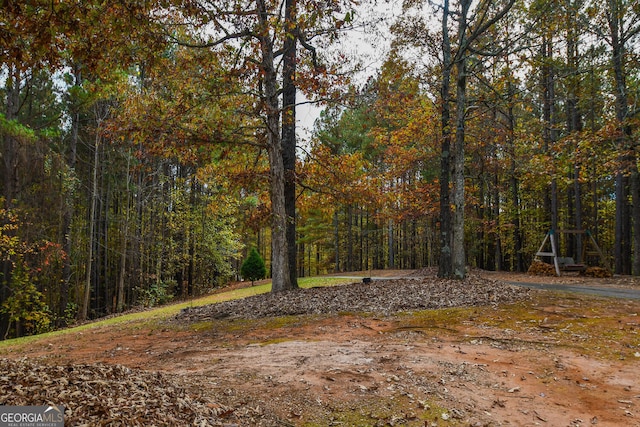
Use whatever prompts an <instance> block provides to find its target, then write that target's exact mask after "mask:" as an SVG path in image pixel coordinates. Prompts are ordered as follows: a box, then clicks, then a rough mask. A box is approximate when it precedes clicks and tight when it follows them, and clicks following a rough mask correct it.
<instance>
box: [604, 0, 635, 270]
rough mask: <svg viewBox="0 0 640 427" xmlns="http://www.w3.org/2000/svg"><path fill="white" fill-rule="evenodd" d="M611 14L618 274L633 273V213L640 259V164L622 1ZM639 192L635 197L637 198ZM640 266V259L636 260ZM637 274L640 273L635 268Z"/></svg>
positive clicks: (611, 2)
mask: <svg viewBox="0 0 640 427" xmlns="http://www.w3.org/2000/svg"><path fill="white" fill-rule="evenodd" d="M607 17H608V21H609V30H610V34H611V40H610V42H611V53H612V64H613V75H614V83H615V85H614V90H615V98H616V102H615V109H616V118H617V120H618V125H619V126H620V131H621V132H620V137H619V138H618V143H617V148H618V153H619V154H618V162H619V170H618V171H617V172H616V179H615V193H616V226H615V247H614V252H615V272H616V273H618V274H629V273H631V262H630V260H631V216H630V215H629V213H630V212H632V214H633V219H634V227H635V235H636V239H634V242H635V245H634V246H635V248H634V250H635V254H636V259H637V258H638V255H639V253H640V252H639V251H640V238H637V236H638V235H639V234H640V233H639V230H640V206H639V205H640V200H635V199H636V198H637V197H638V194H637V190H636V188H637V187H638V182H637V180H638V165H637V159H636V156H635V154H633V149H634V147H633V146H632V144H631V141H632V135H633V131H632V129H631V125H630V124H629V123H628V118H629V117H628V116H629V106H628V104H627V102H628V100H627V92H628V90H627V82H626V73H625V63H624V61H625V50H626V49H625V42H624V40H625V39H624V37H625V36H624V34H623V25H622V24H621V20H622V19H623V16H622V12H621V10H620V2H619V0H607ZM630 179H632V180H635V181H636V182H634V183H632V184H631V187H632V195H631V196H632V198H634V200H633V203H634V207H633V210H631V208H630V206H629V203H628V201H627V196H628V194H629V193H628V192H629V182H630ZM634 195H635V197H634ZM634 264H638V266H639V267H640V261H634ZM634 273H635V274H640V272H638V271H634Z"/></svg>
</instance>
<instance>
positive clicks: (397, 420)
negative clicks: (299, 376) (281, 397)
mask: <svg viewBox="0 0 640 427" xmlns="http://www.w3.org/2000/svg"><path fill="white" fill-rule="evenodd" d="M327 412H328V413H325V414H322V417H323V419H322V420H321V421H316V420H315V419H309V420H306V421H305V422H303V423H302V424H301V425H302V426H304V427H320V426H326V425H327V421H330V422H331V423H332V424H335V425H348V426H374V425H402V426H408V427H422V426H425V425H427V423H428V425H432V424H431V423H435V424H437V425H447V426H452V427H455V426H460V425H462V424H461V423H460V422H459V421H458V420H456V419H455V418H453V417H451V416H450V412H449V411H448V410H447V409H445V408H443V407H441V406H439V405H436V404H434V403H432V402H430V401H420V402H418V401H415V400H412V399H409V398H408V397H407V396H396V397H394V398H391V399H388V398H385V399H380V398H375V399H374V398H365V399H359V398H357V397H356V398H355V399H354V400H352V401H348V402H345V403H344V404H342V405H339V406H333V407H331V408H327ZM443 414H445V415H444V417H446V418H447V421H444V419H443ZM440 423H442V424H440Z"/></svg>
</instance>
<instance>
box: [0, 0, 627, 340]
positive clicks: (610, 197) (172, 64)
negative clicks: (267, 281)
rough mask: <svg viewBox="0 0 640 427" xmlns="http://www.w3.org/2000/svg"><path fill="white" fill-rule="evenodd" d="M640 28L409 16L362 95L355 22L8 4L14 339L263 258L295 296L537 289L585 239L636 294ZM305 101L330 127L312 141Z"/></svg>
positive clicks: (182, 9)
mask: <svg viewBox="0 0 640 427" xmlns="http://www.w3.org/2000/svg"><path fill="white" fill-rule="evenodd" d="M369 6H371V4H370V5H369ZM639 8H640V5H639V3H638V2H637V1H633V0H607V1H606V2H605V4H604V5H601V4H600V3H598V2H595V1H593V2H590V1H588V0H567V1H564V2H559V1H556V0H538V1H524V2H519V1H515V0H500V1H488V0H487V1H480V2H471V1H470V0H458V1H453V2H452V3H451V4H449V0H444V1H443V3H441V4H434V3H433V2H420V1H410V2H404V5H403V13H402V14H400V15H399V18H398V19H397V20H396V21H395V22H393V23H392V24H393V25H392V26H390V31H391V33H390V34H391V36H390V38H392V40H393V42H392V44H391V48H390V49H389V50H388V51H387V52H386V53H385V55H386V57H385V58H383V59H384V61H383V65H382V66H381V67H380V69H379V70H378V71H377V72H376V73H375V74H374V75H372V76H370V77H369V78H368V79H367V80H366V83H364V84H355V83H350V82H349V71H352V70H354V69H356V68H357V64H356V62H352V61H351V60H350V59H349V58H348V57H346V56H345V53H344V52H342V51H340V49H339V48H337V47H336V48H329V47H330V46H331V45H332V43H334V42H336V41H339V40H340V38H341V37H342V38H345V37H348V34H349V33H348V29H349V28H350V27H352V26H353V25H356V24H357V23H358V22H359V21H358V18H360V17H361V16H362V17H363V19H364V16H365V15H366V13H364V12H363V10H362V8H360V9H358V8H356V5H355V3H351V2H349V1H347V0H344V1H340V0H330V1H326V0H325V1H317V0H282V1H267V0H224V1H213V0H211V1H209V0H157V1H147V2H139V1H133V0H117V1H109V2H107V1H99V0H89V1H85V2H67V1H64V0H60V1H53V2H52V1H44V0H29V1H24V2H22V1H21V2H14V1H8V2H4V3H3V5H2V9H1V12H0V24H1V25H0V61H1V62H0V66H1V69H0V72H1V76H2V81H3V90H2V97H1V99H2V102H3V105H4V109H3V110H4V113H3V114H0V137H1V138H2V152H1V156H2V164H1V171H2V174H1V176H0V188H1V191H2V205H1V206H0V208H1V209H0V217H1V219H2V222H1V225H0V253H1V254H2V271H1V272H0V274H1V277H0V336H2V337H3V338H7V337H11V336H20V335H24V334H29V333H35V332H40V331H43V330H47V329H49V328H53V327H59V326H63V325H65V324H67V323H68V322H71V321H73V320H75V319H76V318H79V319H87V318H93V317H98V316H102V315H106V314H110V313H114V312H120V311H123V310H125V309H127V308H129V307H132V306H134V305H140V304H146V305H153V304H159V303H162V302H164V301H167V300H169V299H171V298H175V297H181V298H186V297H190V296H194V295H198V294H199V293H201V292H204V291H206V290H208V289H210V288H212V287H215V286H218V285H219V284H221V283H224V282H225V281H227V280H229V279H230V278H234V277H236V275H237V274H238V273H241V264H240V261H241V260H242V259H243V258H244V257H245V256H246V254H247V253H248V249H247V248H251V247H255V248H257V250H258V252H260V254H262V256H263V257H264V259H265V260H266V261H267V266H268V273H269V274H270V276H271V277H272V281H273V290H274V291H283V290H288V289H294V288H296V287H297V283H296V278H297V277H298V276H304V275H312V274H321V273H325V272H327V271H342V270H369V269H378V268H422V267H429V266H435V265H439V274H440V275H441V276H443V277H457V278H460V277H464V275H465V274H466V273H465V267H466V266H467V265H473V266H477V267H480V268H486V269H509V270H516V271H523V270H524V269H525V268H526V266H527V264H528V263H530V262H531V260H532V256H533V253H534V252H535V249H536V248H537V245H539V244H540V242H541V240H542V237H543V236H544V234H545V232H546V231H547V230H548V229H559V228H588V229H590V230H591V231H592V233H593V234H594V236H595V237H596V238H597V239H598V240H599V242H600V243H601V246H602V247H603V249H604V250H605V253H606V254H607V259H606V260H604V261H605V262H610V263H611V264H613V266H614V268H615V271H616V272H618V273H625V274H629V273H634V274H638V272H640V265H638V264H640V256H638V254H639V253H640V232H639V231H638V227H639V226H640V193H639V191H640V184H639V183H638V165H637V149H638V144H637V140H638V126H637V124H638V123H637V121H638V113H639V111H640V109H638V108H637V106H636V100H637V97H638V95H640V93H639V91H640V87H639V85H638V82H639V80H638V77H640V76H638V71H637V70H638V69H639V68H638V66H637V65H638V64H637V61H638V52H637V41H638V37H637V36H638V33H639V32H640V19H639V16H640V10H638V9H639ZM356 10H358V11H359V12H360V14H359V15H358V14H356ZM363 28H364V27H363ZM451 85H453V86H454V87H455V91H452V90H451V89H450V87H451ZM301 94H304V96H305V97H306V99H309V100H312V101H316V102H322V103H324V104H325V105H326V108H325V110H324V112H323V114H322V116H321V117H320V119H319V120H318V122H317V126H316V130H315V132H314V135H313V137H312V138H311V140H310V141H302V142H300V141H297V140H296V128H295V124H296V115H295V105H296V100H299V99H301V96H300V95H301ZM562 245H563V246H564V249H565V250H566V251H567V252H568V253H569V254H570V255H572V256H574V257H575V258H577V259H580V256H581V253H582V247H583V245H582V242H581V241H580V239H579V238H572V239H570V240H567V241H563V242H562ZM251 255H252V259H255V255H256V254H255V253H253V251H252V254H251ZM246 274H248V275H247V277H246V279H248V280H254V278H257V277H258V276H253V274H249V273H246Z"/></svg>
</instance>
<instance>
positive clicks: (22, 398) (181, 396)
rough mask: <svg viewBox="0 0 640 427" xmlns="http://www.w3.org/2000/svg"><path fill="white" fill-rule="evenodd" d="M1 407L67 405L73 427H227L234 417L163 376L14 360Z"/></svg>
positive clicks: (2, 365) (1, 381)
mask: <svg viewBox="0 0 640 427" xmlns="http://www.w3.org/2000/svg"><path fill="white" fill-rule="evenodd" d="M0 405H8V406H40V405H62V406H64V407H65V425H72V426H82V425H90V426H95V425H109V426H150V425H155V426H180V425H182V426H187V425H191V426H224V425H227V424H225V423H223V422H222V417H224V416H225V414H227V413H228V412H229V410H228V409H227V408H225V407H223V406H222V405H219V404H217V403H213V402H209V401H207V400H206V399H201V398H193V397H191V396H189V395H188V394H187V392H186V391H185V390H184V389H183V388H181V387H179V386H177V385H175V384H173V383H172V382H171V380H170V379H169V378H167V377H165V376H164V375H162V374H159V373H153V372H146V371H141V370H135V369H129V368H127V367H124V366H121V365H105V364H91V365H67V366H49V365H44V364H39V363H38V362H36V361H30V360H9V359H0Z"/></svg>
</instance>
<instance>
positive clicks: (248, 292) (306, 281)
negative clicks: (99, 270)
mask: <svg viewBox="0 0 640 427" xmlns="http://www.w3.org/2000/svg"><path fill="white" fill-rule="evenodd" d="M350 282H352V280H351V279H340V278H334V277H304V278H300V279H298V284H299V286H300V287H301V288H312V287H318V286H336V285H342V284H346V283H350ZM267 292H271V283H266V284H262V285H258V286H249V287H245V288H239V289H235V290H231V291H227V292H219V293H215V294H210V295H206V296H204V297H200V298H194V299H192V300H189V301H182V302H178V303H174V304H168V305H164V306H161V307H156V308H153V309H149V310H144V311H139V312H135V313H127V314H123V315H121V316H114V317H110V318H108V319H102V320H96V321H94V322H89V323H85V324H83V325H78V326H74V327H71V328H67V329H61V330H57V331H53V332H47V333H44V334H40V335H32V336H28V337H22V338H16V339H12V340H6V341H0V352H1V351H2V349H3V348H5V347H9V346H19V345H26V344H30V343H32V342H36V341H39V340H41V339H49V338H52V337H56V336H59V335H63V334H69V333H77V332H82V331H85V330H89V329H94V328H101V327H110V326H115V325H118V326H122V327H124V326H130V327H140V326H145V327H151V328H153V327H154V326H156V325H158V324H159V323H160V321H162V320H165V319H168V318H169V317H171V316H174V315H176V314H178V313H179V312H180V310H182V309H185V308H187V307H199V306H203V305H209V304H215V303H218V302H223V301H229V300H235V299H242V298H247V297H250V296H253V295H259V294H264V293H267ZM201 326H202V327H204V326H203V325H201Z"/></svg>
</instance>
